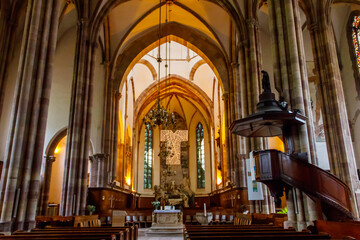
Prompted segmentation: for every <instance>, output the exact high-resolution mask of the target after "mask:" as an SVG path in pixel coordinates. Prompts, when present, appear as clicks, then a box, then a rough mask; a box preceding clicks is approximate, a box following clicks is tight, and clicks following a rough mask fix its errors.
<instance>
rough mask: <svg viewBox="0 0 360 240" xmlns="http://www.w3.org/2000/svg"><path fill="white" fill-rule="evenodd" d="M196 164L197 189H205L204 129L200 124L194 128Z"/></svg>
mask: <svg viewBox="0 0 360 240" xmlns="http://www.w3.org/2000/svg"><path fill="white" fill-rule="evenodd" d="M196 163H197V187H198V188H205V147H204V128H203V125H202V124H201V123H198V125H197V126H196Z"/></svg>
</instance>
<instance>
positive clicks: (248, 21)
mask: <svg viewBox="0 0 360 240" xmlns="http://www.w3.org/2000/svg"><path fill="white" fill-rule="evenodd" d="M245 21H246V24H247V25H248V27H255V28H259V21H258V20H256V19H255V18H248V19H246V20H245Z"/></svg>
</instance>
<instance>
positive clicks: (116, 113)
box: [111, 90, 121, 181]
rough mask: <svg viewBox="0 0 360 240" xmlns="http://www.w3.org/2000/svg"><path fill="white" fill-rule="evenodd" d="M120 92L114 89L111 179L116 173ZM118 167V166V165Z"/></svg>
mask: <svg viewBox="0 0 360 240" xmlns="http://www.w3.org/2000/svg"><path fill="white" fill-rule="evenodd" d="M120 98H121V93H119V91H118V90H116V91H114V101H115V104H114V130H113V134H112V145H113V146H112V156H111V159H112V179H111V180H112V181H114V180H115V178H116V173H117V167H118V166H117V159H118V157H117V151H118V134H119V102H120ZM119 167H120V166H119Z"/></svg>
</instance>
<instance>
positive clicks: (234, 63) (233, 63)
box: [230, 62, 240, 68]
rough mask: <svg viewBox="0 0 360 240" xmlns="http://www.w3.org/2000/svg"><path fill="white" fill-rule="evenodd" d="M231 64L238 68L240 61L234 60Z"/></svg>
mask: <svg viewBox="0 0 360 240" xmlns="http://www.w3.org/2000/svg"><path fill="white" fill-rule="evenodd" d="M230 65H231V67H233V68H236V67H239V65H240V64H239V63H238V62H232V63H230Z"/></svg>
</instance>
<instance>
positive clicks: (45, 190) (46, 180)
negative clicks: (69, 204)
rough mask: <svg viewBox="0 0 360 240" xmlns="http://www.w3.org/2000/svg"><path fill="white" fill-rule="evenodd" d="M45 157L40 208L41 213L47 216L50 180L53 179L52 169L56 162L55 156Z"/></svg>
mask: <svg viewBox="0 0 360 240" xmlns="http://www.w3.org/2000/svg"><path fill="white" fill-rule="evenodd" d="M44 159H45V168H44V175H43V179H42V180H41V195H40V202H39V206H40V210H39V215H41V216H46V210H47V206H48V201H49V191H50V181H51V171H52V165H53V162H55V157H54V156H44Z"/></svg>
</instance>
